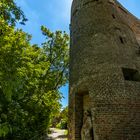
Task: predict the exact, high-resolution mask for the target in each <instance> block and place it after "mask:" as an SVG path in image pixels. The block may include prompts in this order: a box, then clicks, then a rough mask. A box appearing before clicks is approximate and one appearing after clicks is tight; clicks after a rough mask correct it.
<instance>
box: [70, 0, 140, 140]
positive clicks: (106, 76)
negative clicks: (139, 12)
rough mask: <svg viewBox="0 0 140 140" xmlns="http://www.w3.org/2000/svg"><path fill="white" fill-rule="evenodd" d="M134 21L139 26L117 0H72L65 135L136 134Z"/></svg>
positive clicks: (131, 138)
mask: <svg viewBox="0 0 140 140" xmlns="http://www.w3.org/2000/svg"><path fill="white" fill-rule="evenodd" d="M133 25H137V30H138V29H139V28H140V21H139V20H138V19H137V18H135V17H134V16H133V15H132V14H130V13H129V12H128V11H127V10H126V9H125V8H124V7H122V6H121V5H120V4H119V3H118V2H117V1H115V0H73V4H72V11H71V26H70V31H71V47H70V90H69V140H82V139H83V138H82V137H85V138H86V139H87V140H90V138H89V136H86V134H83V133H88V134H87V135H90V137H92V140H138V139H140V111H139V110H140V47H139V44H138V41H139V40H137V38H140V36H139V37H138V33H137V36H136V32H135V31H136V28H135V29H134V26H133ZM139 31H140V30H139ZM139 35H140V34H139ZM85 112H88V115H87V114H86V113H85ZM91 125H92V127H91ZM89 132H90V134H89ZM84 135H85V136H84Z"/></svg>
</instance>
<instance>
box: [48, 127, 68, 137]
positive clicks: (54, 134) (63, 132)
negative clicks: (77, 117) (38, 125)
mask: <svg viewBox="0 0 140 140" xmlns="http://www.w3.org/2000/svg"><path fill="white" fill-rule="evenodd" d="M50 131H51V134H49V135H48V136H49V138H47V139H46V140H67V130H61V129H56V128H51V129H50Z"/></svg>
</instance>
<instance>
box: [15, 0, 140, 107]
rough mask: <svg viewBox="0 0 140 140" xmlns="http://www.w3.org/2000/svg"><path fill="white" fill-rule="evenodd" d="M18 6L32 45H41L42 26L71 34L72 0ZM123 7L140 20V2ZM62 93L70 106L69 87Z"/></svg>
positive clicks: (128, 0) (127, 0)
mask: <svg viewBox="0 0 140 140" xmlns="http://www.w3.org/2000/svg"><path fill="white" fill-rule="evenodd" d="M16 2H17V4H18V6H20V7H21V9H22V10H23V11H24V13H25V15H26V17H27V18H28V20H29V21H28V22H27V23H26V25H25V26H21V25H18V27H19V28H22V29H23V30H24V31H25V32H28V33H29V34H32V36H33V37H32V41H31V42H32V43H33V44H41V43H42V42H44V37H43V36H42V34H41V31H40V26H41V25H45V26H46V27H48V28H49V29H51V30H52V31H55V30H63V31H66V32H67V33H69V23H70V7H71V3H72V0H16ZM119 2H120V3H121V4H123V6H124V7H125V8H126V9H128V10H129V11H130V12H131V13H133V14H134V15H135V16H136V17H138V18H139V19H140V0H119ZM60 91H61V92H62V93H63V96H64V97H65V98H64V99H62V104H63V106H66V105H67V104H68V85H66V86H64V87H62V88H61V89H60Z"/></svg>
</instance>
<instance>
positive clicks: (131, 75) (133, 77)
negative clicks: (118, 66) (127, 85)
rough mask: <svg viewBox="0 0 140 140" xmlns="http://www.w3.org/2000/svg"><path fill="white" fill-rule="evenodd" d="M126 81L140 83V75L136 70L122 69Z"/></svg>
mask: <svg viewBox="0 0 140 140" xmlns="http://www.w3.org/2000/svg"><path fill="white" fill-rule="evenodd" d="M122 71H123V76H124V79H125V80H127V81H137V82H140V74H139V72H138V71H137V70H135V69H129V68H122Z"/></svg>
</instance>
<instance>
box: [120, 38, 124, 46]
mask: <svg viewBox="0 0 140 140" xmlns="http://www.w3.org/2000/svg"><path fill="white" fill-rule="evenodd" d="M119 39H120V41H121V43H122V44H124V39H123V38H122V37H121V36H120V37H119Z"/></svg>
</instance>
